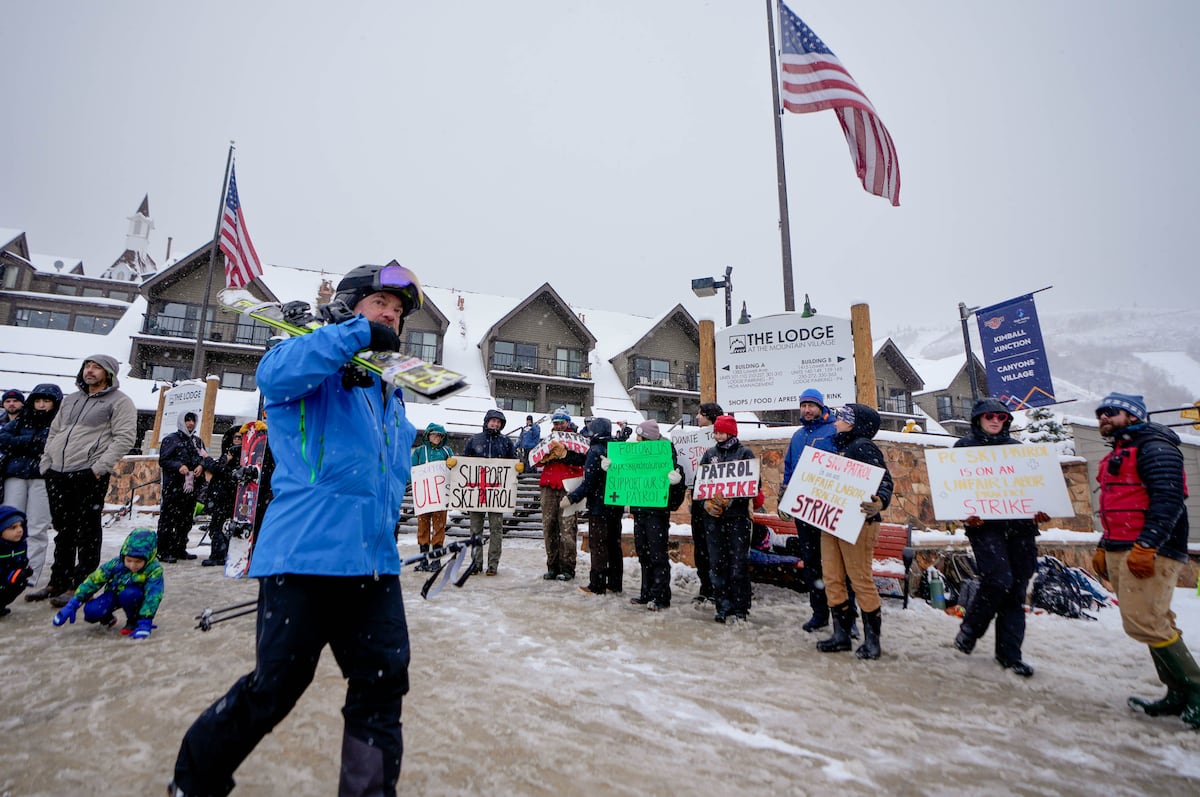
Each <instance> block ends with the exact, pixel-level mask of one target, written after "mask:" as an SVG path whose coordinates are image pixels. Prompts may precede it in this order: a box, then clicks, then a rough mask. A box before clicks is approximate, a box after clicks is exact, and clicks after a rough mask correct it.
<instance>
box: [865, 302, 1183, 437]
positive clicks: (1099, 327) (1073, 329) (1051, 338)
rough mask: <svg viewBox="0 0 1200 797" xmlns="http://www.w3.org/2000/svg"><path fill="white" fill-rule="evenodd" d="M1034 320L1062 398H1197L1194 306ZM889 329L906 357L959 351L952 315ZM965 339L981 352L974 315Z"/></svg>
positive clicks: (1171, 402) (1173, 401)
mask: <svg viewBox="0 0 1200 797" xmlns="http://www.w3.org/2000/svg"><path fill="white" fill-rule="evenodd" d="M1039 319H1040V322H1041V327H1042V336H1043V338H1044V339H1045V342H1046V350H1047V352H1048V353H1049V357H1050V370H1051V373H1052V375H1053V377H1054V388H1055V392H1056V393H1057V395H1058V397H1059V398H1060V399H1061V400H1067V399H1077V400H1079V401H1080V402H1081V403H1086V402H1092V401H1095V400H1097V399H1099V398H1101V397H1103V396H1104V395H1105V394H1106V393H1108V392H1110V391H1112V390H1120V391H1122V392H1132V393H1141V394H1143V395H1145V396H1146V404H1147V405H1148V406H1149V407H1150V408H1151V409H1158V408H1165V407H1180V406H1183V405H1185V404H1192V403H1193V402H1195V401H1197V400H1198V399H1200V334H1197V330H1198V329H1200V310H1155V309H1150V308H1141V307H1132V306H1131V307H1129V308H1127V309H1124V310H1115V311H1112V310H1076V311H1059V312H1046V311H1041V312H1039ZM889 335H890V337H891V338H892V340H893V341H895V343H896V345H897V346H899V347H900V351H902V352H903V353H904V355H905V356H906V357H916V358H926V359H931V360H936V359H941V358H943V357H950V356H953V355H956V354H957V355H960V356H961V354H962V347H963V343H962V330H961V328H960V327H959V326H957V325H956V324H954V323H953V322H951V323H949V324H946V325H944V326H942V327H938V328H928V327H908V328H904V329H900V330H896V331H891V332H889ZM971 339H972V342H973V343H974V344H975V353H976V355H980V356H981V354H980V349H979V347H978V342H979V338H978V335H977V334H976V327H975V321H974V319H972V320H971ZM981 357H982V356H981ZM1089 409H1090V408H1089ZM1083 414H1088V413H1086V412H1085V413H1083Z"/></svg>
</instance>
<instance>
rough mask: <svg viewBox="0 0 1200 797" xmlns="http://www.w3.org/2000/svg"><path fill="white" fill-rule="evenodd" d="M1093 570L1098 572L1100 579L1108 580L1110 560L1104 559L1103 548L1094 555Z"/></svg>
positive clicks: (1098, 549)
mask: <svg viewBox="0 0 1200 797" xmlns="http://www.w3.org/2000/svg"><path fill="white" fill-rule="evenodd" d="M1092 570H1094V571H1096V575H1098V576H1100V578H1108V560H1107V559H1105V558H1104V549H1103V548H1097V549H1096V552H1095V553H1094V554H1092Z"/></svg>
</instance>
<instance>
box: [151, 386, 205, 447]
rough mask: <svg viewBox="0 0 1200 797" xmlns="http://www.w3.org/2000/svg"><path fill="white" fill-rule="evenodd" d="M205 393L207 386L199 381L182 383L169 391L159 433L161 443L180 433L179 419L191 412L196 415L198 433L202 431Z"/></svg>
mask: <svg viewBox="0 0 1200 797" xmlns="http://www.w3.org/2000/svg"><path fill="white" fill-rule="evenodd" d="M204 391H205V384H204V383H203V382H200V381H197V380H192V381H188V382H180V383H179V384H177V385H175V386H174V387H172V388H168V389H167V393H166V397H165V398H164V399H163V415H162V424H161V426H160V428H159V432H158V440H159V442H162V439H163V438H164V437H166V436H167V435H169V434H174V433H175V432H178V431H179V419H180V418H181V417H182V416H184V415H186V414H188V413H189V412H193V413H195V414H196V431H197V432H198V431H199V430H200V422H201V421H202V420H204V414H203V412H202V410H203V409H204Z"/></svg>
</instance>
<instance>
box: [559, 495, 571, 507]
mask: <svg viewBox="0 0 1200 797" xmlns="http://www.w3.org/2000/svg"><path fill="white" fill-rule="evenodd" d="M570 505H571V499H570V498H567V497H566V496H565V495H564V496H563V497H562V498H560V499H559V501H558V508H559V509H566V508H567V507H569V506H570Z"/></svg>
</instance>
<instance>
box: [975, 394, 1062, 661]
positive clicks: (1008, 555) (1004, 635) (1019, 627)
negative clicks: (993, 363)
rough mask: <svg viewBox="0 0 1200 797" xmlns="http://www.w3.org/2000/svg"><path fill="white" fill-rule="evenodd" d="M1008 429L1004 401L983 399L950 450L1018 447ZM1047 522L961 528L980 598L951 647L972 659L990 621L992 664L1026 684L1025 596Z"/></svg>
mask: <svg viewBox="0 0 1200 797" xmlns="http://www.w3.org/2000/svg"><path fill="white" fill-rule="evenodd" d="M1011 425H1012V414H1011V413H1010V412H1009V411H1008V407H1006V406H1005V405H1004V402H1003V401H1001V400H1000V399H997V398H981V399H979V400H978V401H976V402H975V406H974V407H973V408H972V409H971V431H970V432H969V433H968V434H967V435H966V436H965V437H963V438H961V439H960V440H959V441H958V442H957V443H955V444H954V447H955V448H967V447H971V446H1011V445H1018V444H1019V443H1020V442H1021V441H1019V440H1017V439H1016V438H1014V437H1013V436H1012V435H1011V434H1009V427H1010V426H1011ZM1049 519H1050V517H1049V516H1048V515H1046V514H1045V513H1044V512H1038V513H1037V515H1035V516H1034V519H1033V520H1030V519H1028V518H1007V519H1004V520H983V519H981V518H980V517H979V516H977V515H972V516H971V517H969V518H967V519H966V522H965V525H966V527H967V539H968V540H970V541H971V551H972V552H973V553H974V554H975V567H976V568H977V569H978V570H979V592H977V593H976V594H975V598H974V599H973V600H972V601H971V605H970V606H968V607H966V609H967V613H966V615H965V616H964V617H963V621H962V625H961V626H960V627H959V629H958V635H957V636H956V637H954V647H956V648H958V649H959V650H960V651H961V652H963V653H970V652H971V651H972V650H974V649H975V642H976V640H978V639H979V638H980V637H981V636H983V635H984V633H985V632H986V631H987V628H988V625H989V624H990V623H991V622H992V618H993V617H994V618H996V662H997V663H998V664H999V665H1000V666H1001V667H1004V668H1006V669H1009V670H1012V671H1013V672H1015V673H1016V674H1017V675H1020V676H1023V677H1025V678H1028V677H1030V676H1031V675H1033V667H1031V666H1029V664H1027V663H1025V662H1024V661H1023V660H1022V659H1021V644H1022V642H1024V641H1025V592H1026V589H1027V588H1028V586H1029V579H1030V578H1032V577H1033V573H1034V571H1035V570H1036V569H1037V535H1038V527H1037V524H1038V523H1039V522H1043V521H1046V520H1049Z"/></svg>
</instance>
